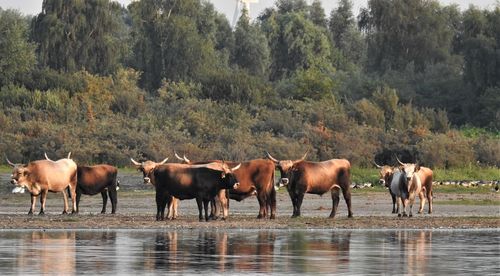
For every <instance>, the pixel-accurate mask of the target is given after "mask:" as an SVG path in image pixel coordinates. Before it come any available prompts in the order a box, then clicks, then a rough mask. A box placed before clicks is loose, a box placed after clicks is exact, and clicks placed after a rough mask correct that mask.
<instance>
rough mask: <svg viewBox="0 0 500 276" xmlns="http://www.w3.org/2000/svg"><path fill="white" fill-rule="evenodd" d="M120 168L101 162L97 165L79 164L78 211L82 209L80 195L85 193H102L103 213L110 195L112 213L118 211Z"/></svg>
mask: <svg viewBox="0 0 500 276" xmlns="http://www.w3.org/2000/svg"><path fill="white" fill-rule="evenodd" d="M117 174H118V169H117V168H116V167H113V166H110V165H106V164H101V165H95V166H78V181H77V185H76V212H79V211H80V207H79V206H80V197H81V196H82V194H84V195H96V194H98V193H101V196H102V210H101V214H104V213H106V205H107V203H108V195H109V199H110V201H111V213H112V214H114V213H115V212H116V206H117V201H118V198H117V197H118V193H117V192H116V191H117V189H118V181H117V180H116V176H117Z"/></svg>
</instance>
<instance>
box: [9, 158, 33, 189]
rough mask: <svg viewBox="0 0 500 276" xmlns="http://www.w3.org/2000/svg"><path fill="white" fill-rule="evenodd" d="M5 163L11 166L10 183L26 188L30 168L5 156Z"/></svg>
mask: <svg viewBox="0 0 500 276" xmlns="http://www.w3.org/2000/svg"><path fill="white" fill-rule="evenodd" d="M7 163H8V164H9V165H10V166H11V167H12V168H13V171H12V175H11V179H10V183H11V184H13V185H16V186H18V187H23V188H26V187H27V186H28V183H29V180H28V177H29V176H30V170H29V168H28V167H27V166H26V165H23V164H14V163H12V162H10V160H9V159H8V158H7Z"/></svg>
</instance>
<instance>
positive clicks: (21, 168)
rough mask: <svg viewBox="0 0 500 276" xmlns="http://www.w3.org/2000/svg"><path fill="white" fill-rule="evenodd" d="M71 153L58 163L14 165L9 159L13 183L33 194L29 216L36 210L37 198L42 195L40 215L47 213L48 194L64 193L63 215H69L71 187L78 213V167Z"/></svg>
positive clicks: (44, 162)
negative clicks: (68, 193)
mask: <svg viewBox="0 0 500 276" xmlns="http://www.w3.org/2000/svg"><path fill="white" fill-rule="evenodd" d="M70 156H71V152H70V153H69V154H68V158H64V159H60V160H57V161H51V160H38V161H33V162H30V163H28V164H27V165H23V164H14V163H12V162H10V161H9V159H7V162H8V163H9V165H10V166H12V167H13V172H12V176H11V183H12V184H14V185H16V186H18V187H24V188H26V189H27V190H28V191H29V192H30V193H31V208H30V210H29V212H28V214H30V215H31V214H33V211H34V210H35V203H36V198H37V197H38V196H39V195H40V196H41V197H40V204H41V209H40V215H43V214H44V213H45V201H46V199H47V193H48V192H53V193H57V192H62V193H63V197H64V210H63V214H67V213H68V211H69V209H68V197H67V194H66V188H68V187H69V189H70V193H71V200H72V203H73V209H72V212H73V213H75V212H76V181H77V166H76V163H75V162H74V161H73V160H71V159H70Z"/></svg>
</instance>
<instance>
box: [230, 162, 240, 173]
mask: <svg viewBox="0 0 500 276" xmlns="http://www.w3.org/2000/svg"><path fill="white" fill-rule="evenodd" d="M240 167H241V163H239V164H238V166H236V167H234V168H231V171H232V172H234V171H236V170H237V169H239V168H240Z"/></svg>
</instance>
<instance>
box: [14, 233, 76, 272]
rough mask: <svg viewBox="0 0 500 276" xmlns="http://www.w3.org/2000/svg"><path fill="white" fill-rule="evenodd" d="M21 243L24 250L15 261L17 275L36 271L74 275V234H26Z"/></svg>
mask: <svg viewBox="0 0 500 276" xmlns="http://www.w3.org/2000/svg"><path fill="white" fill-rule="evenodd" d="M22 243H23V244H24V245H25V246H26V250H24V251H22V252H21V253H20V254H19V256H18V257H17V260H16V267H17V268H18V269H19V271H18V272H19V273H21V274H24V271H27V272H33V271H36V272H37V273H39V274H54V273H57V274H65V275H67V274H75V272H76V270H75V268H76V267H75V260H76V259H75V257H76V253H75V252H76V251H75V248H76V246H75V232H65V231H64V232H63V231H61V232H59V231H52V232H44V231H36V232H32V233H26V235H25V236H24V239H23V240H22Z"/></svg>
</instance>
